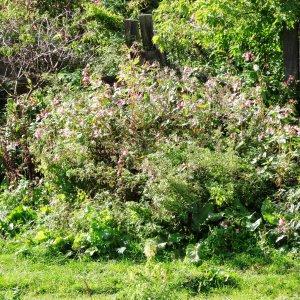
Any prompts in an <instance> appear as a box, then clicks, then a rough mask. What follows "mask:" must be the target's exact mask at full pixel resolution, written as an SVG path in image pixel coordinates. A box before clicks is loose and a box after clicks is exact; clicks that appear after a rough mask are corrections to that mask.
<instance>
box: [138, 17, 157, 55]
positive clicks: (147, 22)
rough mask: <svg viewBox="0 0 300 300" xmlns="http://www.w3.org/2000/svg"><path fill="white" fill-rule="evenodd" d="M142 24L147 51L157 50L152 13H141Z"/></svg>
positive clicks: (144, 44) (143, 39)
mask: <svg viewBox="0 0 300 300" xmlns="http://www.w3.org/2000/svg"><path fill="white" fill-rule="evenodd" d="M140 26H141V34H142V41H143V46H144V49H145V50H146V51H150V50H155V46H154V44H153V41H152V38H153V36H154V30H153V19H152V15H151V14H141V15H140Z"/></svg>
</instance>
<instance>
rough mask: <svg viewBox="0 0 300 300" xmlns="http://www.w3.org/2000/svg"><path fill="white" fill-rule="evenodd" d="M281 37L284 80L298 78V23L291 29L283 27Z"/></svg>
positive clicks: (299, 73)
mask: <svg viewBox="0 0 300 300" xmlns="http://www.w3.org/2000/svg"><path fill="white" fill-rule="evenodd" d="M282 39H283V59H284V66H285V80H290V79H291V78H293V79H295V80H299V75H300V64H299V51H300V50H299V24H297V25H296V26H295V27H294V28H292V29H284V31H283V34H282Z"/></svg>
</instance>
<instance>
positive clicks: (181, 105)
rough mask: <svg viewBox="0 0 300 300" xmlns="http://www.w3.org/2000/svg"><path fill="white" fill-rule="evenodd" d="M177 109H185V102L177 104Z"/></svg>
mask: <svg viewBox="0 0 300 300" xmlns="http://www.w3.org/2000/svg"><path fill="white" fill-rule="evenodd" d="M177 108H178V109H182V108H184V102H183V101H180V102H179V103H178V104H177Z"/></svg>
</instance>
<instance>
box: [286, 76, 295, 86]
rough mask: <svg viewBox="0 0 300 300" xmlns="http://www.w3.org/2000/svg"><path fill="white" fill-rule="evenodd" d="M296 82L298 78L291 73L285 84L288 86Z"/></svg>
mask: <svg viewBox="0 0 300 300" xmlns="http://www.w3.org/2000/svg"><path fill="white" fill-rule="evenodd" d="M295 82H296V78H295V76H293V75H289V77H288V78H287V79H286V80H285V82H284V83H285V84H286V85H287V86H290V85H293V84H294V83H295Z"/></svg>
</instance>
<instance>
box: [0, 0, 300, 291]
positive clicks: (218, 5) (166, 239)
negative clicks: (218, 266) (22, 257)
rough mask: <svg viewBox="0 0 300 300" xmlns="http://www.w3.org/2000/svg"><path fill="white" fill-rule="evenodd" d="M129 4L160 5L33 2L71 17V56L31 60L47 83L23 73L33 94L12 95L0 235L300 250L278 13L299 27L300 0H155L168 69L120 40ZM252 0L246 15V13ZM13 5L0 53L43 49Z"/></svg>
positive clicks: (44, 16)
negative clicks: (298, 0)
mask: <svg viewBox="0 0 300 300" xmlns="http://www.w3.org/2000/svg"><path fill="white" fill-rule="evenodd" d="M5 3H7V2H5V1H2V2H1V4H5ZM18 3H19V2H18ZM132 3H137V4H138V6H137V7H139V8H138V10H140V9H141V7H143V9H144V8H145V10H147V9H148V8H149V9H151V8H153V7H154V6H155V5H156V4H155V3H152V2H151V3H150V1H129V2H126V3H125V2H122V3H121V2H111V1H101V2H99V1H81V2H79V1H78V2H74V3H73V2H72V5H71V2H70V5H67V6H65V4H64V5H62V6H61V3H58V2H57V5H55V10H54V11H52V10H51V9H50V6H49V5H48V4H49V2H48V1H43V2H40V3H39V4H40V6H39V7H37V6H36V4H38V3H37V2H32V5H33V6H32V8H33V10H32V16H37V17H36V18H37V20H55V21H56V22H54V23H53V24H54V25H55V26H57V28H60V25H61V24H66V28H65V30H66V33H68V34H69V35H70V36H69V37H70V40H69V42H67V44H66V45H65V46H66V51H68V53H69V51H70V53H72V55H73V54H74V56H75V57H76V59H77V60H76V62H77V63H75V64H74V65H72V66H70V65H69V64H68V65H67V67H63V66H61V67H59V68H57V69H55V70H48V69H38V70H39V72H38V75H39V76H41V79H42V82H43V84H42V85H39V86H35V87H34V88H33V86H32V85H30V84H33V82H31V81H30V80H28V82H27V84H28V88H29V92H28V91H27V92H24V94H23V95H20V94H19V93H13V94H12V95H10V97H9V98H8V99H7V103H6V105H5V113H4V114H3V115H2V118H1V122H2V123H1V125H3V126H2V128H1V136H0V154H1V160H0V172H3V173H4V174H3V175H5V179H4V182H3V184H2V190H1V193H0V210H1V218H0V234H1V236H2V237H3V238H6V239H8V238H15V241H19V242H20V241H21V242H22V243H23V246H24V247H23V249H22V250H21V252H22V253H24V254H25V253H26V254H28V253H34V252H36V253H40V254H42V253H43V254H46V255H54V254H55V255H56V254H59V253H60V254H64V255H66V256H67V257H78V256H82V255H84V256H89V257H92V258H112V257H113V258H118V257H120V258H121V257H124V256H127V257H134V258H138V259H140V258H141V257H143V255H145V256H146V258H147V259H148V260H149V261H150V260H152V259H153V258H154V257H160V258H171V257H176V256H182V255H185V254H186V256H187V258H188V259H190V260H192V261H195V262H198V261H201V260H203V259H206V258H210V257H211V256H212V255H213V256H220V257H225V256H227V255H228V254H229V255H230V254H232V253H244V252H245V253H247V254H249V255H252V254H253V255H257V256H259V255H261V254H262V246H263V247H267V246H270V245H272V246H274V245H275V246H276V247H280V248H284V249H293V250H294V251H297V249H298V246H299V224H300V223H299V222H300V220H299V204H298V202H299V181H300V167H299V165H300V150H299V149H300V147H299V146H300V127H299V118H298V117H297V115H296V114H295V108H294V106H295V101H293V100H290V101H288V102H286V101H285V100H286V98H287V97H288V96H289V95H288V93H285V92H286V90H287V87H286V86H285V85H284V84H283V83H282V68H281V67H279V63H278V61H279V57H280V56H281V50H280V49H279V47H278V43H279V36H278V35H277V33H276V34H273V33H274V31H275V30H281V28H282V26H283V23H284V21H287V22H288V24H289V25H291V26H292V24H293V22H294V21H295V16H294V15H293V14H291V15H289V16H288V18H287V20H285V19H286V18H285V16H286V14H287V11H288V7H287V6H286V5H288V4H292V3H294V2H293V1H287V2H284V3H281V2H280V3H279V2H278V3H277V2H276V1H269V2H267V3H266V4H261V3H256V2H253V1H252V2H248V1H242V2H241V1H240V2H236V3H235V4H236V5H235V6H232V5H228V3H229V2H228V1H206V2H205V1H194V2H191V3H189V2H186V1H175V2H174V1H173V2H172V3H171V2H170V1H167V0H165V1H163V2H162V4H161V6H160V7H159V9H158V12H157V21H158V24H157V25H158V27H157V28H158V33H157V37H156V42H157V43H158V45H160V47H161V48H162V49H163V50H166V51H167V52H168V53H169V55H170V58H171V60H172V62H173V63H175V64H177V68H176V70H174V69H172V68H170V67H162V66H160V65H158V64H155V63H154V64H150V63H145V62H144V63H141V59H140V58H139V53H138V52H139V51H137V52H136V53H135V59H130V60H129V59H127V58H126V57H130V54H131V57H132V51H133V49H131V52H130V53H128V52H129V51H127V50H128V49H127V50H126V48H125V47H123V45H122V44H123V40H122V39H123V37H122V34H121V29H122V14H124V15H128V14H131V13H132V14H133V15H134V14H135V13H136V12H135V11H134V9H133V10H132V7H131V6H130V4H132ZM255 3H256V4H257V7H258V11H259V13H258V14H256V17H257V18H256V19H254V21H253V24H252V23H251V24H250V23H249V20H248V19H246V18H243V22H240V23H239V22H238V19H240V17H239V14H240V13H241V12H242V13H249V14H252V10H253V8H254V4H255ZM73 4H74V5H73ZM275 4H278V6H276V7H275V6H274V5H275ZM279 4H280V5H279ZM18 5H19V6H20V9H19V11H18V10H16V9H13V8H12V7H10V9H6V10H3V12H2V13H1V14H0V22H2V23H0V24H5V21H6V20H11V22H12V23H13V24H17V25H16V27H13V28H17V29H16V30H15V29H13V30H12V31H13V32H15V33H16V38H15V39H11V34H12V32H11V30H10V27H9V26H7V27H6V29H7V30H6V31H5V34H4V35H5V38H8V40H9V41H10V43H11V45H12V46H13V47H12V50H13V53H8V52H7V51H8V49H5V47H4V48H3V47H1V49H0V51H2V52H1V53H2V55H3V57H6V58H11V57H12V56H10V55H16V56H15V57H21V54H22V53H23V52H22V51H23V50H24V49H27V50H26V51H27V52H26V53H28V50H30V49H31V47H33V48H34V49H36V47H37V46H38V45H40V44H39V43H37V42H36V40H35V33H34V32H32V30H30V28H31V27H30V26H29V27H28V26H27V25H28V24H32V23H30V22H31V21H32V19H31V17H30V16H28V15H27V14H26V11H27V12H28V10H26V5H25V4H24V3H23V4H22V3H19V4H18ZM66 8H67V9H66ZM49 9H50V10H51V12H49V11H48V10H49ZM61 9H62V10H63V11H64V13H66V14H67V16H65V17H62V16H61V15H60V10H61ZM65 9H66V10H65ZM295 9H296V11H297V9H298V6H295ZM47 11H48V12H47ZM200 11H201V12H202V13H201V14H200V13H199V12H200ZM265 12H268V13H269V14H268V16H267V17H265V15H264V13H265ZM52 13H53V14H52ZM10 15H11V17H12V18H11V19H10V18H9V16H10ZM220 16H225V17H227V18H228V22H223V21H222V20H223V19H221V18H220ZM166 17H168V18H169V19H167V18H166ZM28 18H29V19H28ZM175 20H176V22H175ZM169 22H170V24H169ZM171 22H172V26H174V27H173V29H174V31H171V34H169V35H168V36H167V37H166V38H165V36H164V35H165V33H166V28H169V27H168V26H171ZM38 24H39V26H40V25H41V24H43V22H40V23H38ZM1 26H2V25H1ZM3 26H4V25H3ZM42 27H43V26H42ZM261 27H263V28H266V31H261V30H259V28H261ZM43 28H44V27H43ZM55 28H56V27H55ZM44 29H45V28H44ZM173 29H172V30H173ZM204 31H205V32H206V33H207V35H204V34H203V33H204ZM254 32H257V36H256V38H254V37H253V33H254ZM23 33H24V35H22V34H23ZM179 33H180V35H179ZM22 36H25V38H24V39H23V38H22ZM212 36H214V37H216V39H212V38H211V37H212ZM233 36H234V37H236V39H234V38H233ZM44 37H47V34H46V35H45V36H44ZM74 37H76V38H75V39H73V38H74ZM178 37H179V38H178ZM52 38H53V39H54V37H52ZM52 38H51V37H50V38H49V40H47V39H46V41H47V42H49V43H50V44H51V41H52ZM61 38H62V36H60V37H58V39H61ZM42 40H43V39H42ZM264 41H265V42H264ZM263 42H264V43H263ZM37 49H39V48H37ZM5 51H6V52H5ZM250 51H251V52H250ZM29 52H30V51H29ZM108 53H109V54H108ZM208 53H209V63H208V64H207V63H206V60H207V57H206V56H208ZM199 54H200V55H201V57H202V58H200V59H198V58H199ZM244 54H245V55H244ZM3 57H2V56H1V57H0V59H1V58H3ZM86 58H88V61H89V63H87V61H86V60H85V59H86ZM196 58H197V59H196ZM12 61H13V62H15V60H14V59H13V60H12ZM25 61H26V60H25ZM223 62H225V63H223ZM266 64H268V65H266ZM183 65H185V66H183ZM186 65H189V67H187V66H186ZM191 66H194V67H191ZM195 66H196V67H195ZM37 67H38V68H40V67H41V65H40V64H39V63H38V64H37ZM29 69H30V68H29ZM28 79H30V77H28ZM108 79H109V80H108ZM272 87H275V89H273V90H272ZM271 90H272V92H271V93H269V92H270V91H271ZM266 91H267V92H268V93H269V94H268V93H266ZM268 95H272V96H271V97H269V96H268ZM276 95H277V96H279V98H282V99H281V100H282V101H281V100H280V102H281V104H278V103H277V104H276V103H275V102H274V99H275V98H274V97H275V96H276ZM277 96H276V97H277ZM266 99H267V100H268V101H267V103H268V104H269V105H268V106H267V105H266V104H265V103H266V101H265V100H266ZM284 102H286V103H285V104H283V103H284ZM272 103H273V104H272ZM210 275H211V274H209V275H208V278H206V277H205V278H191V280H189V279H186V280H184V284H185V285H187V286H188V287H190V288H191V290H192V292H195V291H196V290H197V289H198V288H199V285H201V284H202V282H203V284H204V285H205V284H206V282H207V281H209V280H210V279H211V280H216V281H215V285H216V286H218V285H219V277H218V276H217V275H216V276H215V275H214V274H212V276H210ZM220 282H223V279H222V277H220ZM146 294H147V290H145V295H146Z"/></svg>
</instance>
